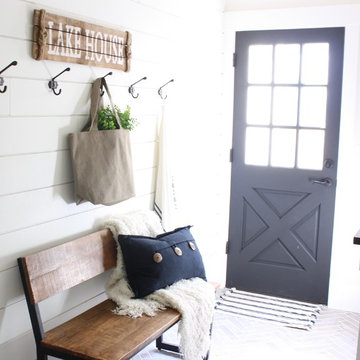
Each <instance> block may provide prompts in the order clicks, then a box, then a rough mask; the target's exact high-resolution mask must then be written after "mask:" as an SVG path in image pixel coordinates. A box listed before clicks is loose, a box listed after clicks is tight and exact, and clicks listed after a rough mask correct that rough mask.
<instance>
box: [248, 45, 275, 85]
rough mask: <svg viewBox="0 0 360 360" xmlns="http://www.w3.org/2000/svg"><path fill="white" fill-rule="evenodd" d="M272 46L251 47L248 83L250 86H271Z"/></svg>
mask: <svg viewBox="0 0 360 360" xmlns="http://www.w3.org/2000/svg"><path fill="white" fill-rule="evenodd" d="M272 53H273V46H272V45H251V46H249V63H248V64H249V69H248V81H249V83H250V84H269V83H270V82H271V81H272V58H273V55H272Z"/></svg>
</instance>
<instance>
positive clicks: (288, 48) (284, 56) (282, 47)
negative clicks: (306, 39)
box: [274, 44, 300, 84]
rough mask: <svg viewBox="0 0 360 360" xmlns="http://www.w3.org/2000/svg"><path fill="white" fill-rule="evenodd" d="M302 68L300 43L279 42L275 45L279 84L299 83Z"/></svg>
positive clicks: (276, 81)
mask: <svg viewBox="0 0 360 360" xmlns="http://www.w3.org/2000/svg"><path fill="white" fill-rule="evenodd" d="M299 70H300V45H299V44H278V45H276V46H275V72H274V73H275V74H274V81H275V83H277V84H297V83H298V82H299Z"/></svg>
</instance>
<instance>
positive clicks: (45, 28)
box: [33, 10, 131, 71]
mask: <svg viewBox="0 0 360 360" xmlns="http://www.w3.org/2000/svg"><path fill="white" fill-rule="evenodd" d="M33 37H34V42H33V57H34V59H36V60H44V59H45V60H55V61H65V62H71V63H77V64H84V65H91V66H101V67H109V68H112V69H119V70H123V71H129V70H130V59H131V34H130V33H129V32H128V31H120V30H113V29H109V28H106V27H103V26H99V25H94V24H89V23H86V22H84V21H79V20H74V19H70V18H67V17H63V16H58V15H54V14H50V13H47V12H46V11H45V10H34V30H33Z"/></svg>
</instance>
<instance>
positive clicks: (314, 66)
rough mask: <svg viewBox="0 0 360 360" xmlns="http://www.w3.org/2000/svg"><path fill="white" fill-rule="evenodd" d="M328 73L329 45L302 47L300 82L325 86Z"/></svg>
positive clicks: (318, 44)
mask: <svg viewBox="0 0 360 360" xmlns="http://www.w3.org/2000/svg"><path fill="white" fill-rule="evenodd" d="M328 71H329V44H328V43H309V44H304V45H303V50H302V66H301V82H302V83H303V84H313V85H326V84H327V83H328Z"/></svg>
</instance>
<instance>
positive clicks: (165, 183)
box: [154, 101, 183, 231]
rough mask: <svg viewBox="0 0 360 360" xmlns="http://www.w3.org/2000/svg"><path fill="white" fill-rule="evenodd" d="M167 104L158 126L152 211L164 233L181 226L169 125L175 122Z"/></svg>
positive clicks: (163, 107)
mask: <svg viewBox="0 0 360 360" xmlns="http://www.w3.org/2000/svg"><path fill="white" fill-rule="evenodd" d="M169 106H170V105H168V104H166V105H165V101H164V102H163V103H162V111H161V114H162V116H161V119H160V124H159V126H158V144H159V149H158V170H157V177H156V192H155V201H154V210H155V211H156V213H157V214H158V215H159V217H160V218H161V223H162V226H163V228H164V230H165V231H171V230H173V229H174V228H176V227H178V226H181V225H183V224H181V223H180V221H181V220H180V211H179V207H178V200H177V197H176V195H177V194H176V179H175V177H176V176H175V171H174V168H175V166H176V160H175V156H174V155H175V152H174V142H175V139H174V138H173V136H172V131H170V127H169V123H170V125H171V121H172V120H175V118H173V117H172V116H171V115H170V114H171V112H170V110H169Z"/></svg>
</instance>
